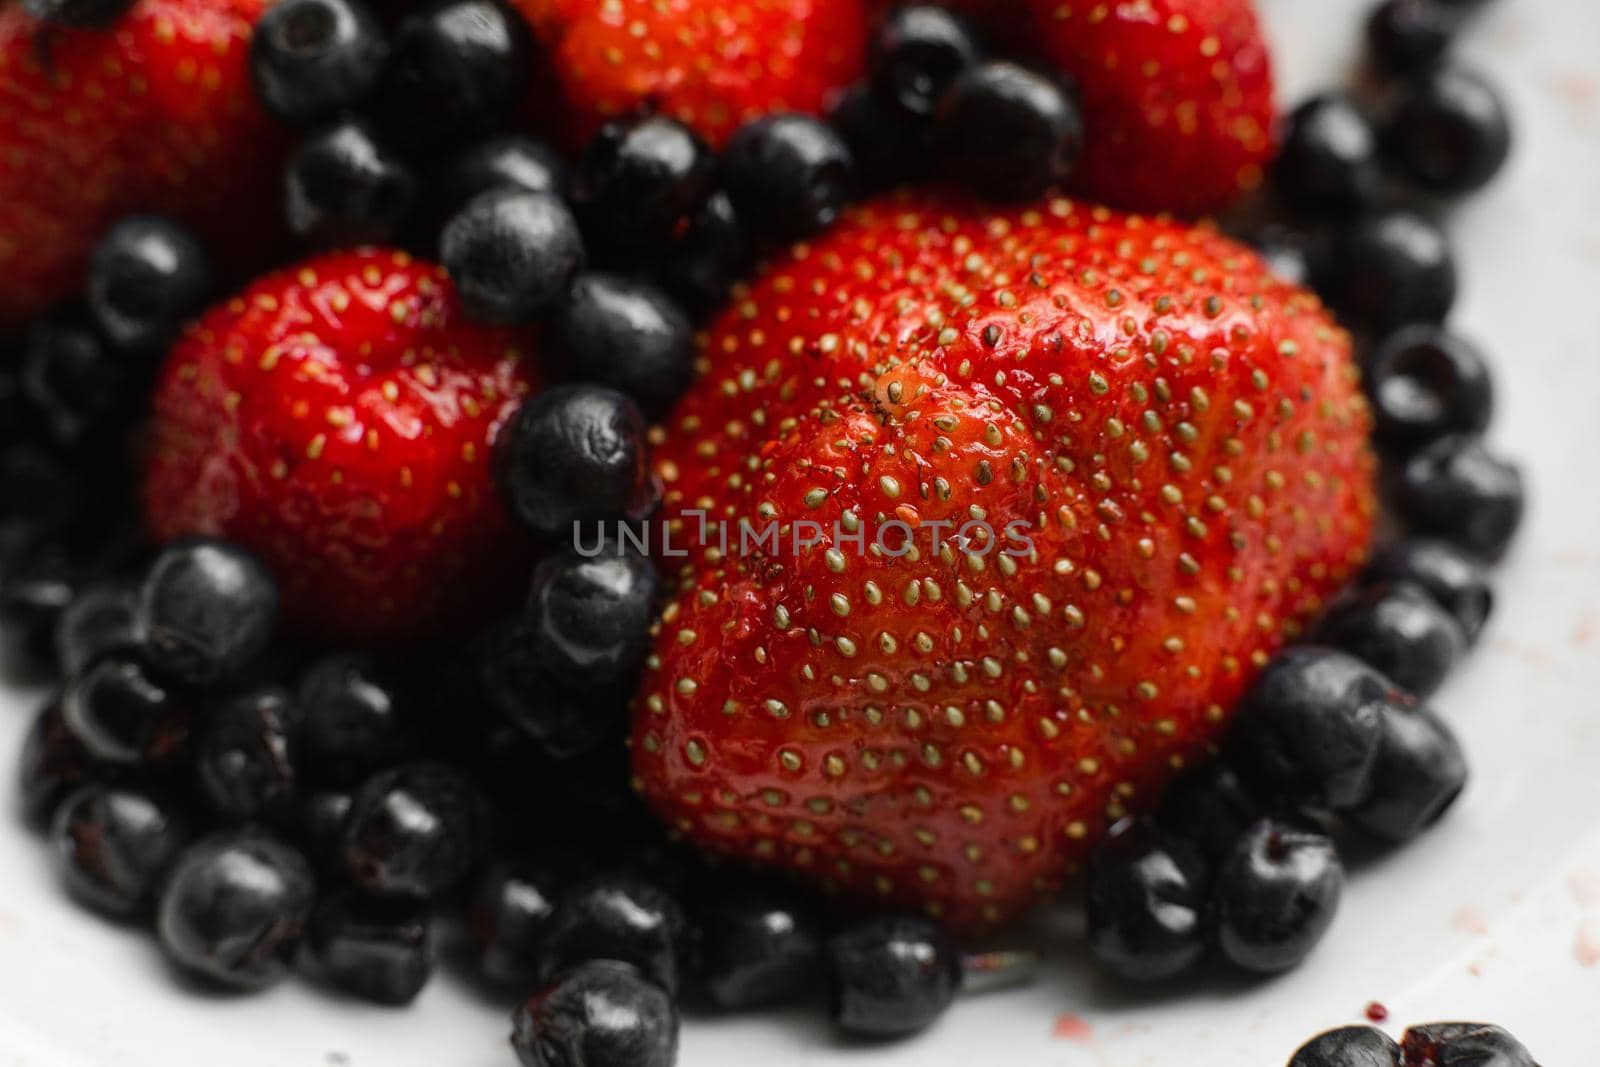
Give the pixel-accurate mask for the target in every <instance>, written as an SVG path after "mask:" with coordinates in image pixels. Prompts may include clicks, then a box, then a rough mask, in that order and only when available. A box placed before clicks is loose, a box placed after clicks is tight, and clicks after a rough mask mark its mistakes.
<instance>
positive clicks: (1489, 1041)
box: [1400, 1023, 1538, 1067]
mask: <svg viewBox="0 0 1600 1067" xmlns="http://www.w3.org/2000/svg"><path fill="white" fill-rule="evenodd" d="M1400 1045H1401V1047H1402V1048H1403V1049H1404V1050H1405V1055H1406V1062H1407V1063H1420V1064H1433V1065H1434V1067H1538V1065H1537V1064H1536V1063H1534V1060H1533V1055H1532V1053H1530V1052H1529V1051H1528V1049H1527V1046H1526V1045H1524V1044H1523V1043H1522V1042H1521V1041H1518V1040H1517V1039H1516V1038H1514V1037H1512V1036H1511V1034H1510V1033H1508V1032H1507V1031H1506V1030H1504V1029H1503V1028H1501V1027H1498V1026H1492V1025H1490V1024H1488V1023H1426V1024H1424V1025H1422V1026H1413V1027H1411V1028H1410V1029H1409V1030H1407V1031H1406V1032H1405V1036H1404V1037H1402V1038H1401V1039H1400Z"/></svg>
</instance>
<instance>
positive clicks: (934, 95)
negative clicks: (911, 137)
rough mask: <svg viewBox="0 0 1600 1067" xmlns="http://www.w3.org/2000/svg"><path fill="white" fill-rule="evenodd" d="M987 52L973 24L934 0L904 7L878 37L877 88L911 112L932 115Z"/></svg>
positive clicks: (874, 51) (874, 75)
mask: <svg viewBox="0 0 1600 1067" xmlns="http://www.w3.org/2000/svg"><path fill="white" fill-rule="evenodd" d="M982 53H983V48H982V45H981V44H980V43H979V41H978V39H977V37H976V36H975V35H974V34H973V32H972V27H970V26H969V25H967V23H966V22H965V21H964V20H962V19H961V18H959V17H958V16H956V15H954V14H952V13H951V12H949V11H946V10H945V9H944V8H941V7H933V6H931V5H921V4H919V5H915V6H911V7H902V8H899V9H897V10H895V11H893V12H891V13H890V14H889V17H888V18H886V19H885V20H884V22H883V26H882V27H881V28H880V29H879V30H878V33H877V35H876V36H875V37H874V38H873V41H872V57H871V67H872V84H873V89H874V90H875V91H876V92H877V93H878V94H879V95H880V96H882V97H883V98H884V99H885V100H892V101H894V102H895V103H896V104H897V105H898V106H899V107H900V108H902V109H903V110H904V111H905V112H906V113H908V114H911V115H931V114H932V113H933V110H934V108H936V107H938V106H939V101H940V100H941V99H942V98H943V97H944V94H945V93H946V92H947V91H948V90H949V88H950V86H951V85H952V84H953V83H954V82H955V80H956V79H957V78H958V77H960V76H961V75H962V74H964V73H965V72H966V71H967V70H968V69H970V68H971V67H973V66H975V65H976V64H977V63H978V61H979V60H980V59H981V58H982Z"/></svg>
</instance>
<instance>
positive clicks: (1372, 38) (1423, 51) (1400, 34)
mask: <svg viewBox="0 0 1600 1067" xmlns="http://www.w3.org/2000/svg"><path fill="white" fill-rule="evenodd" d="M1460 28H1461V13H1460V12H1459V11H1457V10H1455V9H1454V8H1453V7H1452V6H1451V5H1450V4H1449V3H1440V2H1439V0H1383V2H1382V3H1379V4H1378V5H1377V6H1376V7H1374V8H1373V9H1372V13H1371V15H1369V16H1368V17H1367V26H1366V36H1367V54H1368V55H1369V56H1370V57H1371V59H1372V62H1373V65H1374V66H1376V67H1377V68H1378V70H1380V71H1382V72H1383V73H1385V74H1406V75H1410V74H1418V73H1420V72H1422V71H1425V70H1427V69H1428V68H1429V67H1432V66H1433V65H1434V64H1436V63H1438V62H1439V61H1440V60H1441V59H1443V58H1444V56H1445V53H1446V52H1448V51H1449V49H1450V45H1451V42H1453V41H1454V40H1455V36H1456V33H1457V32H1458V31H1459V30H1460Z"/></svg>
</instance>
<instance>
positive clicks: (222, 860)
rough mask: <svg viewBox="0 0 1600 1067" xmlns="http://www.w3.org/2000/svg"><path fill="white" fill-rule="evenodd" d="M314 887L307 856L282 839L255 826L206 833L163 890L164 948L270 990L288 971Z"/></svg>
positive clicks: (213, 974)
mask: <svg viewBox="0 0 1600 1067" xmlns="http://www.w3.org/2000/svg"><path fill="white" fill-rule="evenodd" d="M315 890H316V886H315V882H314V880H313V878H312V875H311V868H310V867H309V866H308V865H307V864H306V861H305V857H303V856H301V855H300V853H298V852H296V851H295V850H294V849H292V848H290V847H289V846H288V845H285V844H283V843H282V842H280V841H277V840H275V839H273V838H271V837H267V836H266V835H264V834H261V833H259V832H256V831H249V830H247V831H241V832H237V833H229V834H219V835H217V836H215V837H210V838H207V839H205V840H203V841H201V842H199V843H198V844H196V845H194V846H193V847H192V848H190V849H189V850H188V851H187V852H185V853H184V854H183V856H182V858H180V859H179V861H178V864H177V867H176V868H175V869H174V870H173V872H172V875H171V877H170V878H169V879H168V880H167V884H166V888H165V889H164V890H163V891H162V894H161V903H160V908H159V909H158V915H157V922H156V930H157V933H158V934H159V935H160V938H161V947H162V948H163V949H165V950H166V953H167V955H168V956H169V957H171V958H172V960H173V962H175V963H177V964H178V965H179V966H181V967H183V968H185V969H186V970H189V971H193V972H194V973H196V974H199V975H201V976H203V977H205V978H209V979H210V980H212V981H214V982H217V983H220V984H222V985H226V986H233V987H236V988H240V989H263V988H265V987H267V986H270V985H272V984H274V983H275V982H277V981H279V980H281V979H282V978H283V977H284V976H285V975H286V974H287V973H288V970H289V964H290V961H291V960H292V959H293V958H294V953H295V950H296V948H297V947H298V946H299V944H300V939H301V936H302V934H303V932H304V930H305V925H306V921H307V919H308V918H309V917H310V914H311V906H312V900H313V897H314V894H315Z"/></svg>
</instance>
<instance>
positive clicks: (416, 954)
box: [306, 893, 433, 1007]
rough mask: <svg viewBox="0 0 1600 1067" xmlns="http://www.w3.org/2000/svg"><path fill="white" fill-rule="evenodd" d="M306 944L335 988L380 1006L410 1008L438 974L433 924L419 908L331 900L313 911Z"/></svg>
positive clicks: (362, 900) (353, 899) (354, 898)
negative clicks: (435, 962) (433, 940)
mask: <svg viewBox="0 0 1600 1067" xmlns="http://www.w3.org/2000/svg"><path fill="white" fill-rule="evenodd" d="M306 943H307V945H308V946H309V947H310V949H311V955H312V958H313V959H314V960H316V963H317V966H318V968H319V969H320V971H321V973H322V976H323V977H324V978H325V979H326V980H327V981H328V982H329V983H330V984H331V985H333V986H334V987H335V988H337V989H341V990H343V991H345V992H347V993H350V994H352V995H353V996H357V997H361V998H362V999H364V1000H370V1001H372V1002H374V1003H376V1004H387V1005H391V1006H394V1007H403V1006H404V1005H407V1004H410V1003H411V1002H412V1001H413V1000H415V999H416V998H417V994H418V993H420V992H422V987H423V986H425V985H427V984H428V979H429V978H431V977H432V976H433V942H432V921H431V918H430V916H429V914H428V912H427V911H425V910H423V909H422V908H419V907H418V906H416V905H414V904H409V903H405V902H400V901H389V900H372V899H369V898H362V897H358V896H355V895H353V894H348V893H344V894H339V895H337V896H332V897H328V898H326V899H324V900H322V901H321V902H319V903H318V904H317V907H316V910H315V911H314V912H312V915H311V923H310V927H309V930H308V933H307V937H306Z"/></svg>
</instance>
